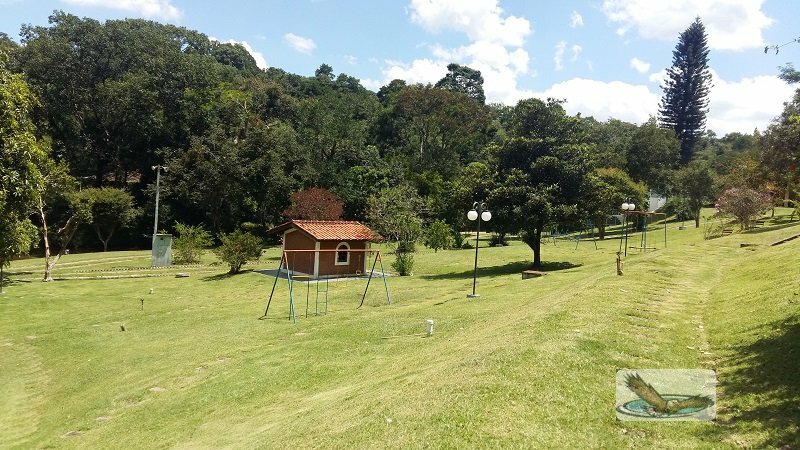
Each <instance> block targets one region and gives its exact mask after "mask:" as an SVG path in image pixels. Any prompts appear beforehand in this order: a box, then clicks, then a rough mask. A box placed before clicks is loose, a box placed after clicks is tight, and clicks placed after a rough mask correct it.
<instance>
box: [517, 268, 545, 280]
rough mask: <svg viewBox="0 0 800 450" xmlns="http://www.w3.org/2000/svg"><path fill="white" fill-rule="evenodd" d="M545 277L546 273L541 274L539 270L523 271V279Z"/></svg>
mask: <svg viewBox="0 0 800 450" xmlns="http://www.w3.org/2000/svg"><path fill="white" fill-rule="evenodd" d="M542 275H544V272H540V271H538V270H523V271H522V279H523V280H527V279H528V278H538V277H541V276H542Z"/></svg>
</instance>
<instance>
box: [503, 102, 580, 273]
mask: <svg viewBox="0 0 800 450" xmlns="http://www.w3.org/2000/svg"><path fill="white" fill-rule="evenodd" d="M509 132H510V135H511V136H512V137H511V139H509V140H508V141H506V142H505V143H504V145H503V146H502V148H501V149H500V152H499V172H500V173H501V174H502V176H501V178H500V180H499V182H498V186H497V188H496V189H495V190H494V192H493V193H492V195H491V197H492V200H491V202H492V203H491V204H493V205H496V206H499V205H502V207H504V208H507V209H508V210H510V211H512V213H513V214H512V215H510V217H508V219H507V220H509V222H510V223H511V224H513V226H514V228H515V229H517V230H520V231H521V232H522V239H523V241H524V242H525V243H526V244H528V246H529V247H530V248H531V249H532V250H533V263H534V266H535V267H541V265H542V260H541V237H542V230H543V229H544V228H545V227H546V226H547V225H548V224H550V223H552V222H567V221H574V220H576V219H577V217H578V204H579V203H580V202H581V200H582V193H583V191H584V190H585V188H586V180H587V177H588V174H589V172H591V170H592V167H591V163H590V161H591V155H590V148H589V146H588V145H587V144H586V141H587V130H586V125H585V123H584V122H583V121H582V120H581V119H579V118H577V117H571V116H568V115H567V114H566V112H565V111H564V108H563V107H562V106H561V104H560V103H559V102H558V101H554V100H549V101H548V102H547V103H545V102H543V101H541V100H539V99H527V100H522V101H520V102H519V103H518V104H517V105H516V107H515V108H514V113H513V118H512V120H511V124H510V129H509ZM496 206H494V207H496Z"/></svg>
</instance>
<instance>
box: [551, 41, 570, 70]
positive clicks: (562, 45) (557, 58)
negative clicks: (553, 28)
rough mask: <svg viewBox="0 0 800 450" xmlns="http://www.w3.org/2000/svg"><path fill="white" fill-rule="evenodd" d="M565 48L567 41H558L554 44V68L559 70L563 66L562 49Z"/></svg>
mask: <svg viewBox="0 0 800 450" xmlns="http://www.w3.org/2000/svg"><path fill="white" fill-rule="evenodd" d="M566 48H567V43H566V42H564V41H559V43H558V44H556V52H555V53H554V54H553V64H554V65H555V70H561V69H563V68H564V66H563V65H562V62H563V61H564V50H566Z"/></svg>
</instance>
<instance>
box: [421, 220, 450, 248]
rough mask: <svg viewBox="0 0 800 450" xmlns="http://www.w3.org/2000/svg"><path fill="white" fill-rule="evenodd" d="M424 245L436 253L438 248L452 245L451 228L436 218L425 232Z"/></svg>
mask: <svg viewBox="0 0 800 450" xmlns="http://www.w3.org/2000/svg"><path fill="white" fill-rule="evenodd" d="M425 245H426V246H427V247H428V248H432V249H433V252H434V253H436V252H438V251H439V249H442V248H450V247H452V246H453V229H452V228H450V225H448V224H446V223H444V222H442V221H441V220H437V221H435V222H433V223H432V224H431V225H430V226H429V227H428V229H427V230H426V233H425Z"/></svg>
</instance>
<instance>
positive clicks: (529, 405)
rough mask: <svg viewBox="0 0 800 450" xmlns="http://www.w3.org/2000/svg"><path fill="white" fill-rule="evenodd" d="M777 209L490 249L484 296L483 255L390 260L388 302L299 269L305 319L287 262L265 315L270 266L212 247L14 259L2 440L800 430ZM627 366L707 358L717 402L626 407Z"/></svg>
mask: <svg viewBox="0 0 800 450" xmlns="http://www.w3.org/2000/svg"><path fill="white" fill-rule="evenodd" d="M777 214H778V215H777V216H776V218H775V219H774V220H773V221H772V224H773V226H771V227H770V226H767V227H764V228H760V229H757V230H754V231H753V232H749V233H744V234H739V233H737V234H733V235H731V236H726V237H722V238H718V239H713V240H708V241H706V240H703V230H702V228H701V229H695V228H693V227H689V228H687V229H685V230H678V229H677V227H678V225H679V224H672V223H671V224H670V225H669V235H668V236H669V237H668V238H669V241H668V242H667V246H666V248H664V245H663V237H658V236H656V235H653V236H651V237H649V239H648V245H651V244H653V245H657V246H659V247H660V249H659V250H657V251H651V252H647V253H639V252H636V251H631V252H630V253H629V254H628V257H627V258H625V261H624V262H625V267H624V270H625V275H624V276H622V277H619V276H617V275H616V271H615V252H616V251H617V250H618V249H619V240H617V239H608V240H605V241H600V242H598V249H597V250H595V247H594V245H593V244H592V242H589V241H584V242H581V243H580V245H578V246H577V248H576V246H575V242H574V241H571V242H570V241H567V240H559V241H557V243H556V244H555V245H554V244H553V243H552V242H550V243H547V244H543V254H542V256H543V260H544V261H545V262H546V271H547V272H548V273H547V275H545V276H544V277H541V278H536V279H528V280H524V281H523V280H521V276H520V272H521V270H523V269H525V268H527V267H528V266H529V261H531V259H532V254H531V251H530V250H529V249H528V247H527V246H525V245H524V244H521V243H520V242H518V241H512V243H511V245H510V246H508V247H496V248H488V247H481V249H480V259H479V265H480V268H479V270H478V276H479V281H478V293H479V294H481V298H479V299H470V300H468V299H467V298H466V294H467V293H469V292H470V291H471V288H472V263H473V258H474V253H473V252H472V251H468V250H460V251H458V250H449V251H439V252H437V253H434V252H432V251H428V250H422V251H421V252H420V253H419V254H418V255H417V257H416V262H417V264H416V266H415V269H414V275H413V276H411V277H402V278H400V277H392V278H390V279H389V288H390V292H391V295H392V304H391V305H387V304H386V298H385V294H384V292H383V285H382V283H375V284H373V285H372V286H371V287H370V290H369V293H368V296H367V301H366V303H365V307H363V308H361V309H358V310H357V309H356V306H358V303H359V302H360V299H361V294H362V293H363V290H364V284H365V283H364V281H361V280H358V281H348V282H336V283H331V284H330V292H329V300H330V301H329V304H328V314H327V315H324V316H313V315H312V316H310V317H308V318H306V317H305V285H303V284H301V283H297V284H295V289H296V290H295V300H296V302H297V304H296V307H297V312H298V314H299V315H298V319H297V323H296V324H292V323H291V321H289V320H288V318H287V315H288V309H289V301H288V292H287V286H286V282H285V281H281V282H279V283H278V287H277V289H276V293H275V298H274V300H273V304H272V306H271V308H270V314H269V316H268V318H267V319H266V320H258V317H259V316H261V315H262V314H263V312H264V307H265V305H266V300H267V296H268V294H269V290H270V288H271V287H272V282H273V278H270V277H268V276H265V275H262V274H259V273H256V272H247V273H244V274H241V275H236V276H226V275H224V273H225V272H226V268H225V267H224V266H221V265H214V263H213V257H212V256H210V255H209V256H208V259H207V260H206V261H204V262H205V264H203V265H200V266H191V267H180V268H171V269H159V270H149V269H147V268H146V266H147V265H148V263H149V257H148V254H147V253H146V252H113V253H112V252H110V253H107V254H97V253H95V254H81V255H68V256H66V257H64V258H63V259H62V262H60V263H59V266H58V267H57V269H56V272H55V276H56V277H57V278H59V277H60V278H64V279H65V280H62V281H56V282H53V283H41V282H39V281H38V279H39V278H40V277H41V268H42V267H41V266H42V265H43V264H42V262H41V261H40V260H23V261H18V262H16V263H14V264H13V265H12V267H11V269H10V272H11V275H10V278H11V282H10V284H9V285H7V286H6V288H5V291H6V293H5V294H4V295H3V296H0V424H2V425H0V448H46V447H57V448H108V447H113V448H124V447H127V448H163V447H178V448H219V447H236V448H253V447H282V448H308V447H337V448H350V447H358V448H361V447H375V448H387V447H388V448H408V447H447V448H456V447H457V448H463V447H486V448H495V447H512V448H518V447H524V448H565V447H567V448H589V447H594V448H628V447H635V448H639V447H647V448H649V447H656V446H658V447H663V448H687V447H701V448H728V447H751V448H763V447H780V446H781V445H784V444H790V445H793V446H795V447H794V448H797V447H796V446H797V445H798V444H800V430H799V429H798V424H799V423H800V362H798V361H800V295H799V294H800V271H798V269H797V267H798V262H800V239H796V240H792V241H789V242H787V243H785V244H782V245H778V246H770V245H769V244H770V243H772V242H775V241H777V240H779V239H781V238H785V237H789V236H794V235H797V234H800V226H795V224H797V222H795V223H787V222H786V220H784V219H785V217H784V215H783V211H782V210H779V211H778V213H777ZM769 224H770V223H768V225H769ZM687 225H690V224H689V223H688V222H687ZM637 239H639V236H638V235H635V236H631V238H630V241H629V244H633V245H635V244H636V243H638V241H637ZM741 243H748V244H753V245H752V246H749V247H745V248H741V247H740V244H741ZM278 256H279V254H278V250H277V249H269V250H268V251H267V252H266V253H265V255H264V257H263V258H262V259H261V261H260V262H259V263H256V264H252V265H249V266H245V267H246V268H247V267H250V268H257V269H274V268H275V267H276V266H277V264H278ZM385 262H386V264H387V268H388V264H389V263H390V262H391V258H390V257H389V256H388V255H386V261H385ZM122 269H125V270H122ZM176 272H187V273H189V274H190V275H191V276H190V277H189V278H174V274H175V273H176ZM103 277H105V278H103ZM110 277H118V278H110ZM150 289H152V290H153V293H152V294H150ZM314 295H315V291H314V287H313V285H312V291H311V304H312V310H313V300H314ZM140 299H144V307H143V308H142V303H141V301H140ZM426 319H433V320H435V332H434V334H433V335H432V336H430V337H424V336H422V335H421V334H422V333H423V331H424V329H425V320H426ZM121 326H124V327H125V330H126V331H121ZM618 368H712V369H715V370H716V371H717V378H718V381H719V387H718V399H717V400H718V418H717V420H716V421H715V422H713V423H705V422H667V423H665V422H657V423H656V422H619V421H617V420H616V419H615V414H614V395H615V372H616V369H618Z"/></svg>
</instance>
